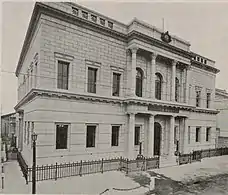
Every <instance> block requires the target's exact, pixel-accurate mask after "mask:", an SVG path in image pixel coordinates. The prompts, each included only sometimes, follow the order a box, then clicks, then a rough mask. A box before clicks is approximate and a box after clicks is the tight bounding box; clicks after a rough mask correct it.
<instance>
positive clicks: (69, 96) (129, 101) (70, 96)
mask: <svg viewBox="0 0 228 195" xmlns="http://www.w3.org/2000/svg"><path fill="white" fill-rule="evenodd" d="M36 96H40V97H52V98H59V99H66V100H84V101H89V102H101V103H113V104H120V105H144V106H150V105H152V106H162V107H169V108H178V109H180V110H187V111H192V112H201V113H209V114H217V113H219V111H217V110H213V109H203V108H196V107H194V106H191V105H187V104H179V103H172V102H159V101H152V100H142V99H137V98H120V97H119V98H116V97H115V98H113V97H104V96H98V95H93V94H76V93H67V92H66V93H63V92H58V91H51V90H43V89H32V90H31V91H30V92H29V93H28V94H27V95H26V96H25V97H24V98H23V99H22V100H21V101H20V102H19V103H18V104H17V105H16V106H15V107H14V109H15V111H16V112H17V111H18V110H19V109H20V107H21V106H23V105H24V104H26V103H27V102H29V101H30V100H32V99H33V98H35V97H36Z"/></svg>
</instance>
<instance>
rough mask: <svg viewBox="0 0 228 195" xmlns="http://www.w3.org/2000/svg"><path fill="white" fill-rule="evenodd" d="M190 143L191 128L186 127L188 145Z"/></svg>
mask: <svg viewBox="0 0 228 195" xmlns="http://www.w3.org/2000/svg"><path fill="white" fill-rule="evenodd" d="M190 142H191V127H190V126H188V144H190Z"/></svg>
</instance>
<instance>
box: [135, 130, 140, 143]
mask: <svg viewBox="0 0 228 195" xmlns="http://www.w3.org/2000/svg"><path fill="white" fill-rule="evenodd" d="M139 141H140V127H135V145H139Z"/></svg>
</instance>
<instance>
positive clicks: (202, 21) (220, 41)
mask: <svg viewBox="0 0 228 195" xmlns="http://www.w3.org/2000/svg"><path fill="white" fill-rule="evenodd" d="M73 2H76V3H78V4H80V5H83V6H86V7H88V8H90V9H92V10H95V11H97V12H100V13H101V14H104V15H106V16H109V17H111V18H113V19H115V20H118V21H120V22H123V23H126V24H128V23H129V22H130V21H131V20H132V19H133V18H134V17H136V18H138V19H140V20H143V21H145V22H147V23H149V24H151V25H153V26H156V27H158V28H160V29H162V18H164V21H165V25H164V26H165V30H168V31H169V32H170V33H171V34H174V35H176V36H178V37H180V38H182V39H185V40H187V41H189V42H190V43H191V51H194V52H196V53H198V54H201V55H203V56H205V57H208V58H210V59H212V60H215V61H216V68H218V69H220V73H218V74H217V77H216V87H217V88H221V89H226V90H228V85H227V83H228V76H226V71H227V70H228V69H227V67H226V66H227V62H228V21H227V18H228V11H227V10H228V1H223V2H219V1H214V2H213V1H208V2H206V1H201V2H200V1H191V0H189V1H172V2H171V1H152V0H151V1H143V2H142V1H129V0H128V1H123V0H122V1H117V0H116V1H107V0H106V1H73ZM33 6H34V2H16V1H15V2H12V1H11V2H3V3H2V12H1V13H2V17H1V18H2V21H1V24H2V25H1V40H2V41H1V51H2V52H1V82H0V83H1V105H2V114H6V113H9V112H14V106H15V105H16V104H17V78H16V76H15V73H14V72H15V69H16V66H17V63H18V59H19V56H20V52H21V48H22V45H23V41H24V38H25V34H26V31H27V28H28V24H29V20H30V18H31V14H32V10H33ZM6 71H7V72H6Z"/></svg>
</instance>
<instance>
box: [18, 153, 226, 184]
mask: <svg viewBox="0 0 228 195" xmlns="http://www.w3.org/2000/svg"><path fill="white" fill-rule="evenodd" d="M220 155H228V148H216V149H207V150H198V151H193V152H192V153H189V154H180V155H179V165H182V164H187V163H192V162H196V161H201V159H202V158H206V157H212V156H220ZM17 160H18V162H19V165H20V167H21V170H22V173H23V175H24V177H25V180H26V183H28V182H31V181H32V168H28V165H27V164H26V162H25V161H24V159H23V157H22V155H21V153H20V152H19V151H18V153H17ZM157 168H159V156H156V157H152V158H145V157H143V158H140V159H134V160H129V159H127V158H122V157H120V158H115V159H101V160H94V161H80V162H72V163H62V164H58V163H56V164H52V165H42V166H36V181H43V180H51V179H54V180H57V179H58V178H63V177H71V176H82V175H86V174H92V173H103V172H107V171H124V172H126V173H127V174H128V173H129V172H135V171H146V170H149V169H157Z"/></svg>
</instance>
